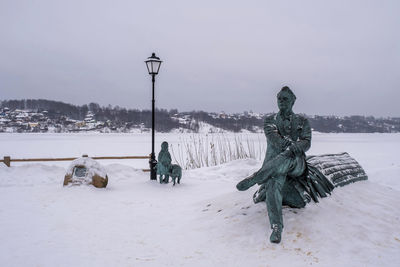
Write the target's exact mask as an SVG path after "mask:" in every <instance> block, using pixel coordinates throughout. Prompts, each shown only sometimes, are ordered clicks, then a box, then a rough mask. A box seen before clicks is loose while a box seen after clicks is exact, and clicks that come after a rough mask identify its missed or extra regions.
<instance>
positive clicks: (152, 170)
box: [149, 154, 157, 180]
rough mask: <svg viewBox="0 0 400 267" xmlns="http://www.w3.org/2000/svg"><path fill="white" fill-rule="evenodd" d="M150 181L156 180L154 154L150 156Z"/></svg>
mask: <svg viewBox="0 0 400 267" xmlns="http://www.w3.org/2000/svg"><path fill="white" fill-rule="evenodd" d="M149 164H150V180H157V160H156V159H155V156H154V154H151V156H150V161H149Z"/></svg>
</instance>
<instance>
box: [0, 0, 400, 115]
mask: <svg viewBox="0 0 400 267" xmlns="http://www.w3.org/2000/svg"><path fill="white" fill-rule="evenodd" d="M152 52H156V54H157V55H158V56H159V57H160V58H161V59H162V60H163V61H164V62H163V63H162V65H161V69H160V73H159V75H158V76H157V77H156V106H157V107H159V108H167V109H170V108H178V109H179V110H180V111H190V110H205V111H225V112H241V111H244V110H252V111H254V112H271V111H276V110H277V106H276V93H277V92H278V91H279V89H280V88H281V87H282V86H284V85H288V86H290V87H291V88H292V90H293V91H294V92H295V94H296V95H297V102H296V104H295V107H294V111H295V112H300V113H306V114H310V115H313V114H320V115H329V114H336V115H353V114H358V115H374V116H400V1H398V0H393V1H385V0H376V1H368V0H360V1H354V0H346V1H341V0H332V1H328V0H326V1H321V0H315V1H307V0H302V1H300V0H299V1H282V0H280V1H267V0H263V1H251V0H248V1H233V0H230V1H225V0H224V1H217V0H213V1H209V0H202V1H188V0H187V1H173V0H165V1H149V0H146V1H134V0H126V1H117V0H113V1H111V0H110V1H105V0H93V1H87V0H79V1H74V0H65V1H61V0H59V1H57V0H48V1H45V0H38V1H34V0H27V1H20V0H0V100H4V99H26V98H34V99H37V98H43V99H52V100H59V101H63V102H67V103H72V104H79V105H81V104H87V103H90V102H96V103H99V104H100V105H108V104H111V105H113V106H114V105H119V106H121V107H126V108H139V109H150V108H151V78H150V76H149V75H148V73H147V70H146V67H145V63H144V60H145V59H146V58H147V57H148V56H150V55H151V53H152Z"/></svg>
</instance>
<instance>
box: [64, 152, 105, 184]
mask: <svg viewBox="0 0 400 267" xmlns="http://www.w3.org/2000/svg"><path fill="white" fill-rule="evenodd" d="M107 183H108V176H107V173H106V171H105V170H104V168H103V167H102V166H101V165H100V164H99V163H98V162H96V161H95V160H93V159H92V158H89V157H87V156H86V157H82V158H77V159H75V160H74V161H72V163H71V165H70V166H69V168H68V171H67V173H66V174H65V177H64V186H65V185H68V184H71V185H81V184H87V185H94V186H95V187H98V188H103V187H106V186H107Z"/></svg>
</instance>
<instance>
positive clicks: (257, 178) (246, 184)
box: [236, 151, 293, 191]
mask: <svg viewBox="0 0 400 267" xmlns="http://www.w3.org/2000/svg"><path fill="white" fill-rule="evenodd" d="M292 161H293V159H292V158H291V157H290V154H289V153H288V152H287V151H285V152H282V153H281V154H279V155H278V156H276V157H275V158H273V159H271V160H270V161H267V162H264V164H263V166H262V167H261V169H260V170H258V171H257V172H255V173H254V174H252V175H251V176H249V177H247V178H246V179H244V180H242V181H240V182H239V183H238V184H237V185H236V188H237V189H238V190H239V191H244V190H247V189H249V188H250V187H252V186H253V185H255V184H259V185H261V184H264V183H266V181H267V180H268V179H270V177H271V176H273V175H274V174H275V175H276V173H287V172H288V171H289V169H290V166H291V165H292Z"/></svg>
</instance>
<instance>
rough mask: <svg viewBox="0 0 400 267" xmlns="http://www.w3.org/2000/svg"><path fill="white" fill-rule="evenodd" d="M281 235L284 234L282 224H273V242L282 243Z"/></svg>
mask: <svg viewBox="0 0 400 267" xmlns="http://www.w3.org/2000/svg"><path fill="white" fill-rule="evenodd" d="M281 236H282V226H279V225H278V224H273V225H272V233H271V236H270V237H269V240H270V241H271V243H276V244H278V243H280V242H281Z"/></svg>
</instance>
